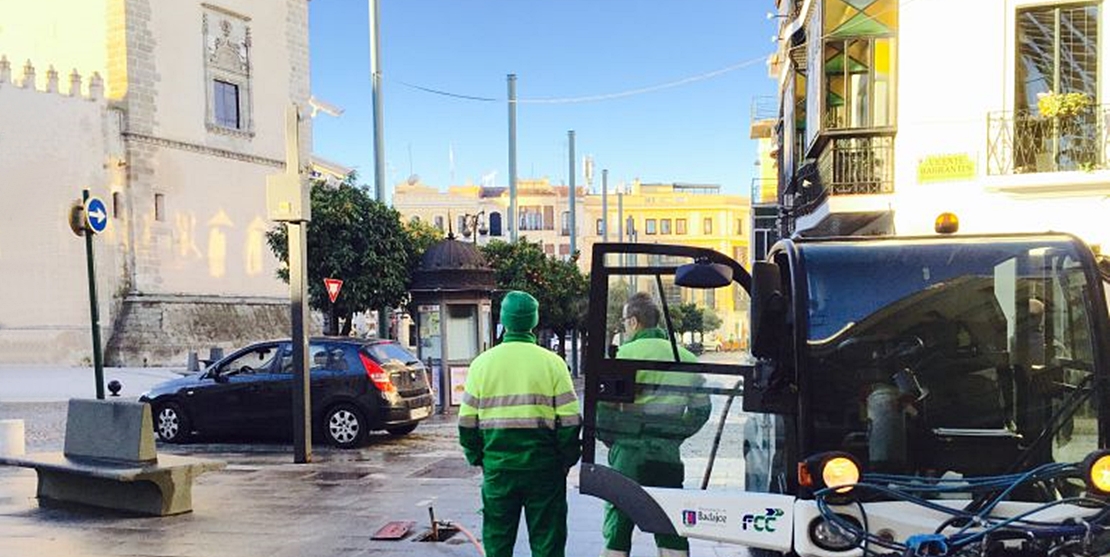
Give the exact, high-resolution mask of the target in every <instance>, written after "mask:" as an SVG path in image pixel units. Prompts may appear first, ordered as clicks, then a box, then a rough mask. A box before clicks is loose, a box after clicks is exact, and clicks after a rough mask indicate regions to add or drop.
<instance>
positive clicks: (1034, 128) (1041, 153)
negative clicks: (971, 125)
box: [987, 105, 1110, 175]
mask: <svg viewBox="0 0 1110 557" xmlns="http://www.w3.org/2000/svg"><path fill="white" fill-rule="evenodd" d="M1108 117H1110V105H1100V106H1096V107H1093V108H1088V109H1086V110H1084V111H1083V112H1081V113H1079V114H1075V115H1072V116H1067V117H1045V116H1041V115H1038V114H1030V113H1027V112H1015V111H1001V112H991V113H988V114H987V174H989V175H1007V174H1030V173H1036V172H1065V171H1072V170H1086V171H1089V170H1096V169H1100V168H1106V166H1107V161H1108V158H1110V157H1108V156H1107V155H1108V151H1107V149H1108V146H1110V136H1108V134H1107V125H1106V122H1107V118H1108Z"/></svg>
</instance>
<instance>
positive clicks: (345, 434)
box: [324, 404, 366, 449]
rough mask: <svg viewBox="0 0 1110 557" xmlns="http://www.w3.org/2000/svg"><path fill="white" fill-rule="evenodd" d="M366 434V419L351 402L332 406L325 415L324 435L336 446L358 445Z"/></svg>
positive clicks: (344, 447)
mask: <svg viewBox="0 0 1110 557" xmlns="http://www.w3.org/2000/svg"><path fill="white" fill-rule="evenodd" d="M365 435H366V421H365V420H363V418H362V413H361V412H359V411H358V409H357V408H355V407H354V406H351V405H350V404H337V405H335V406H332V407H331V409H330V410H328V413H327V414H325V415H324V436H325V437H327V439H328V442H329V443H331V444H332V445H335V446H336V447H339V448H341V449H350V448H353V447H356V446H358V444H359V443H360V442H362V438H363V437H364V436H365Z"/></svg>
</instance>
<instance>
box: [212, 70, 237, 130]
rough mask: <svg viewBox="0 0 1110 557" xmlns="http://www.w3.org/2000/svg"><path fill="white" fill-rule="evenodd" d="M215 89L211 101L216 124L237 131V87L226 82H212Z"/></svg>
mask: <svg viewBox="0 0 1110 557" xmlns="http://www.w3.org/2000/svg"><path fill="white" fill-rule="evenodd" d="M212 87H213V88H214V89H215V91H213V93H212V100H213V101H214V102H215V104H216V106H215V109H216V123H217V124H219V125H221V126H223V127H225V128H233V129H236V130H237V129H239V86H238V85H235V84H233V83H228V82H226V81H220V80H218V79H217V80H216V81H214V82H212Z"/></svg>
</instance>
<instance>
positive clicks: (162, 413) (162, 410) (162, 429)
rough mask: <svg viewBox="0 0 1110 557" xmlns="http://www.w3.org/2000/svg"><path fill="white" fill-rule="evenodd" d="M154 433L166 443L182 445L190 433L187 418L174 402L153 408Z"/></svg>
mask: <svg viewBox="0 0 1110 557" xmlns="http://www.w3.org/2000/svg"><path fill="white" fill-rule="evenodd" d="M154 432H155V433H157V434H158V437H159V438H160V439H162V440H163V441H166V442H167V443H183V442H185V439H186V438H187V437H188V436H189V433H191V429H190V424H189V417H188V416H186V415H185V411H184V410H182V409H181V406H180V405H178V404H177V403H176V402H166V403H164V404H158V405H156V406H155V407H154Z"/></svg>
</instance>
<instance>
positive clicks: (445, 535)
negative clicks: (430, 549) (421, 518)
mask: <svg viewBox="0 0 1110 557" xmlns="http://www.w3.org/2000/svg"><path fill="white" fill-rule="evenodd" d="M458 533H459V529H458V528H455V527H454V526H450V525H447V524H439V525H436V527H435V528H429V529H427V530H425V531H423V532H421V533H419V534H417V535H416V537H415V538H413V539H412V541H414V542H445V541H447V540H449V539H451V537H452V536H454V535H455V534H458Z"/></svg>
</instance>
